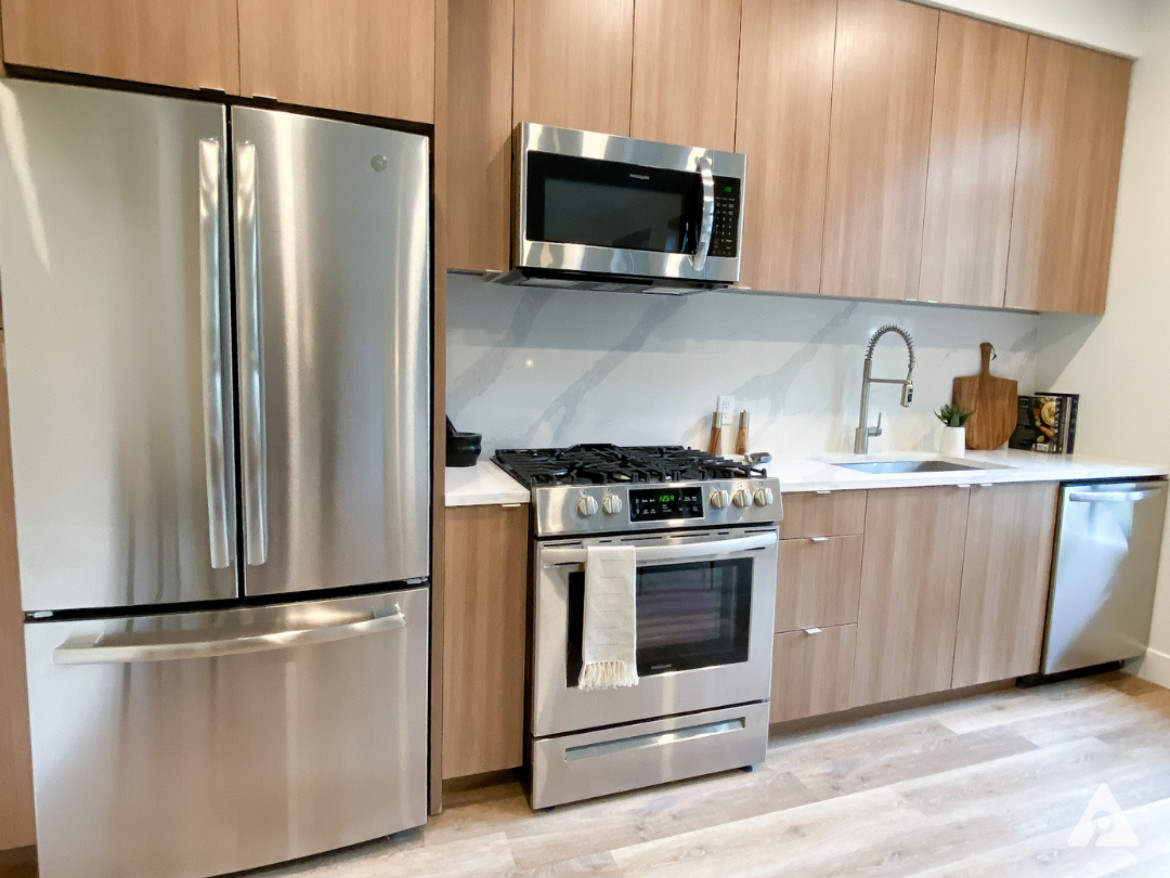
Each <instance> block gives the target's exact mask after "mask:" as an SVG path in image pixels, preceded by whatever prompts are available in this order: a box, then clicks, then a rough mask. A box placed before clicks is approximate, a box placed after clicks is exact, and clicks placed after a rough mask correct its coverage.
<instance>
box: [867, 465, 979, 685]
mask: <svg viewBox="0 0 1170 878" xmlns="http://www.w3.org/2000/svg"><path fill="white" fill-rule="evenodd" d="M969 496H970V491H969V490H964V489H961V488H957V487H954V486H948V487H939V488H893V489H888V490H881V491H870V492H869V502H868V505H867V510H866V517H865V552H864V558H863V559H862V565H861V605H860V609H859V611H858V625H857V660H856V664H855V666H854V673H853V704H854V706H860V705H865V704H875V703H877V702H879V701H894V700H896V699H899V698H909V697H911V696H914V695H924V694H926V693H929V692H941V691H942V690H944V689H947V688H949V687H950V685H951V668H952V663H953V661H954V655H955V630H956V624H957V620H958V615H959V591H960V588H961V586H962V578H963V546H964V544H965V542H966V538H967V505H968V498H969Z"/></svg>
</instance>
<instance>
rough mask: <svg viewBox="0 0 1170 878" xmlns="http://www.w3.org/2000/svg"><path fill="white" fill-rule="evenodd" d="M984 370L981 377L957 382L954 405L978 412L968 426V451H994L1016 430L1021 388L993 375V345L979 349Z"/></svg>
mask: <svg viewBox="0 0 1170 878" xmlns="http://www.w3.org/2000/svg"><path fill="white" fill-rule="evenodd" d="M979 349H980V351H982V353H983V368H982V369H981V370H980V372H979V374H978V375H971V376H967V377H963V378H956V379H955V384H954V389H953V398H954V404H955V405H957V406H960V407H962V408H965V409H971V410H973V411H974V412H975V414H974V415H972V416H971V420H969V421H968V422H967V447H968V448H970V449H972V450H975V451H993V450H995V449H996V448H999V447H1000V446H1001V445H1003V444H1004V443H1005V442H1007V441H1008V439H1010V438H1011V435H1012V431H1014V430H1015V429H1016V412H1017V400H1016V396H1017V395H1018V393H1019V386H1018V385H1017V384H1016V382H1015V381H1012V380H1011V379H1009V378H996V377H995V376H994V375H992V374H991V342H987V341H985V342H983V344H981V345H980V346H979Z"/></svg>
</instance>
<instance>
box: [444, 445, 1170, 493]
mask: <svg viewBox="0 0 1170 878" xmlns="http://www.w3.org/2000/svg"><path fill="white" fill-rule="evenodd" d="M939 459H944V460H949V461H953V462H955V463H962V464H967V465H972V464H973V465H977V466H979V467H980V468H979V469H975V470H959V471H956V472H927V473H897V474H882V475H878V474H873V473H861V472H856V471H855V470H850V469H845V468H844V467H840V466H834V465H833V464H834V463H835V462H840V463H852V462H858V461H881V460H939ZM767 470H768V475H769V476H774V477H776V478H778V479H779V480H780V490H781V491H782V492H787V493H800V492H802V491H840V490H863V491H864V490H867V489H870V488H913V487H929V486H931V485H987V484H993V483H996V482H1074V481H1082V480H1086V479H1129V478H1144V477H1149V476H1164V475H1166V474H1167V472H1168V470H1167V468H1166V467H1165V466H1158V465H1156V464H1137V463H1124V462H1120V461H1108V460H1100V459H1096V458H1091V457H1082V456H1080V455H1064V454H1038V453H1036V452H1032V451H1015V450H1010V449H1008V450H1002V451H968V452H966V453H965V454H963V455H955V456H943V457H940V455H937V454H925V453H922V452H903V453H899V452H890V453H885V454H872V455H867V456H864V457H862V456H860V455H855V454H823V455H818V456H816V457H805V458H775V459H774V460H772V462H771V463H769V464H767ZM529 498H530V494H529V491H528V489H526V488H524V487H523V486H522V485H520V484H519V483H518V482H516V481H515V480H514V479H513V478H512V477H511V476H509V475H507V474H506V473H505V472H504V471H503V470H501V469H500V468H499V467H498V466H496V465H495V464H494V463H492V462H491V461H486V460H485V461H480V462H479V463H478V464H476V465H475V466H474V467H447V505H448V506H486V505H496V504H504V503H527V502H528V501H529Z"/></svg>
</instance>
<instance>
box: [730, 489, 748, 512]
mask: <svg viewBox="0 0 1170 878" xmlns="http://www.w3.org/2000/svg"><path fill="white" fill-rule="evenodd" d="M731 502H732V503H734V504H735V505H736V506H737V507H739V508H740V509H743V508H744V507H745V506H751V505H752V495H751V494H749V493H748V492H747V491H746V490H745V489H743V488H740V489H739V490H738V491H736V492H735V493H734V494H733V495H732V496H731Z"/></svg>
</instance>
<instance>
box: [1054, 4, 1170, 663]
mask: <svg viewBox="0 0 1170 878" xmlns="http://www.w3.org/2000/svg"><path fill="white" fill-rule="evenodd" d="M1144 30H1145V33H1146V41H1145V46H1144V48H1143V51H1142V57H1141V60H1139V61H1138V62H1137V63H1136V64H1135V65H1134V77H1133V84H1132V87H1131V91H1130V101H1129V116H1128V120H1127V123H1126V132H1125V147H1124V151H1123V153H1122V163H1121V187H1120V191H1119V195H1118V205H1117V227H1116V231H1115V234H1114V243H1113V262H1112V269H1111V272H1110V277H1109V301H1108V305H1107V310H1106V313H1105V316H1104V317H1103V318H1100V319H1090V318H1076V317H1057V316H1055V315H1045V316H1043V317H1042V318H1041V339H1042V344H1043V348H1042V350H1041V351H1040V353H1039V361H1038V366H1037V368H1038V377H1039V380H1040V382H1041V383H1044V384H1049V385H1051V386H1052V388H1053V389H1056V390H1060V389H1067V390H1070V391H1075V392H1079V393H1080V394H1081V413H1082V417H1081V419H1080V422H1079V424H1078V428H1077V451H1078V452H1081V451H1083V452H1085V453H1086V454H1095V455H1102V456H1107V457H1117V458H1125V459H1131V460H1136V461H1142V462H1147V463H1157V464H1163V465H1167V464H1170V394H1168V390H1170V212H1168V211H1167V207H1166V206H1167V205H1168V204H1170V112H1168V110H1167V108H1168V107H1170V103H1168V102H1170V2H1167V0H1159V2H1157V3H1154V4H1151V6H1150V9H1149V17H1148V19H1147V21H1146V25H1145V28H1144ZM1162 557H1163V564H1162V571H1161V575H1160V580H1159V590H1158V605H1157V607H1156V608H1155V620H1154V633H1153V638H1152V644H1151V650H1150V653H1149V655H1148V657H1147V659H1146V662H1145V666H1144V668H1143V669H1142V671H1141V673H1142V675H1143V676H1146V677H1148V678H1149V679H1152V680H1155V681H1156V682H1159V683H1161V684H1162V685H1165V686H1170V539H1167V540H1166V541H1165V542H1164V544H1163V551H1162Z"/></svg>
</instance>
